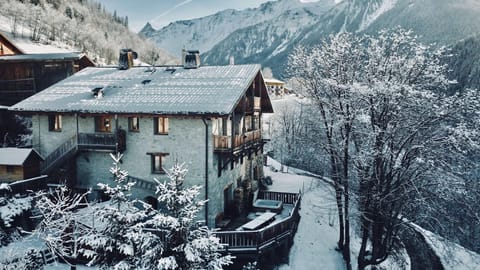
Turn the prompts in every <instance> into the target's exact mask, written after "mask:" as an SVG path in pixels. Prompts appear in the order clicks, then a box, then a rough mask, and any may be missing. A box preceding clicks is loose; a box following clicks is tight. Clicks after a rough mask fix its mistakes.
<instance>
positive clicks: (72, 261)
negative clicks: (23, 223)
mask: <svg viewBox="0 0 480 270" xmlns="http://www.w3.org/2000/svg"><path fill="white" fill-rule="evenodd" d="M87 194H88V193H73V192H72V191H70V190H69V189H68V188H66V187H65V186H61V187H58V188H57V189H55V190H54V191H53V192H52V193H49V192H44V193H41V194H40V198H39V199H38V201H37V202H36V207H37V208H38V210H39V211H40V213H41V218H42V220H41V222H40V223H39V224H38V226H37V228H36V229H35V230H34V232H33V234H34V235H38V236H39V237H40V239H42V240H43V241H44V242H45V244H46V246H47V247H48V248H49V249H50V251H51V252H52V254H55V255H56V256H57V257H59V258H61V259H62V260H63V261H65V262H66V263H68V264H69V265H70V266H71V269H76V260H77V258H78V256H79V254H80V253H79V250H80V238H81V236H83V235H86V234H88V233H90V228H89V227H87V226H85V225H84V224H82V219H83V217H82V214H80V213H79V212H78V211H77V210H78V209H79V208H83V207H88V204H87V200H86V196H87Z"/></svg>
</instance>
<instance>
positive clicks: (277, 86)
mask: <svg viewBox="0 0 480 270" xmlns="http://www.w3.org/2000/svg"><path fill="white" fill-rule="evenodd" d="M265 84H266V85H267V89H268V93H269V94H270V95H271V96H279V97H283V96H284V95H285V94H286V91H287V89H286V88H285V82H283V81H280V80H277V79H265Z"/></svg>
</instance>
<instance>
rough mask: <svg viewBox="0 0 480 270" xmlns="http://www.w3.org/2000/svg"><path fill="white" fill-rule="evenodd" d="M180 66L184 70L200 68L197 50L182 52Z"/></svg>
mask: <svg viewBox="0 0 480 270" xmlns="http://www.w3.org/2000/svg"><path fill="white" fill-rule="evenodd" d="M182 65H183V68H185V69H192V68H199V67H200V52H199V51H197V50H192V51H186V50H185V49H183V50H182Z"/></svg>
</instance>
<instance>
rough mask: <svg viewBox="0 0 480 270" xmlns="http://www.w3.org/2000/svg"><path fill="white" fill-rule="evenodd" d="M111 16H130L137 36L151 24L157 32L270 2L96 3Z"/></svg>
mask: <svg viewBox="0 0 480 270" xmlns="http://www.w3.org/2000/svg"><path fill="white" fill-rule="evenodd" d="M97 1H98V2H100V3H102V4H103V5H105V7H106V9H107V10H109V11H110V12H112V13H113V12H114V11H115V10H116V11H117V15H118V16H122V17H124V16H128V24H129V27H130V29H131V30H133V31H134V32H138V31H140V30H141V29H142V27H143V26H144V25H145V24H146V23H147V22H150V23H151V24H152V26H153V27H154V28H155V29H158V28H161V27H163V26H165V25H168V24H169V23H170V22H174V21H178V20H185V19H193V18H198V17H203V16H207V15H211V14H214V13H216V12H218V11H221V10H224V9H228V8H234V9H239V10H240V9H245V8H249V7H250V8H254V7H258V6H259V5H260V4H261V3H263V2H267V0H135V1H133V0H97Z"/></svg>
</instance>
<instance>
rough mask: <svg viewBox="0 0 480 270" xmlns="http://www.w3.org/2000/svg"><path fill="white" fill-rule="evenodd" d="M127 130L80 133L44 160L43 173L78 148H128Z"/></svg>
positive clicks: (122, 149)
mask: <svg viewBox="0 0 480 270" xmlns="http://www.w3.org/2000/svg"><path fill="white" fill-rule="evenodd" d="M124 132H125V131H123V130H119V131H118V132H117V133H79V134H78V135H74V136H72V137H71V138H69V139H68V140H67V141H65V142H64V143H63V144H61V145H60V146H59V147H57V149H55V150H54V151H53V152H52V153H50V154H49V155H48V156H47V157H46V158H45V160H44V161H43V162H42V165H41V171H42V173H48V172H49V171H50V170H51V169H52V168H54V167H55V166H56V165H59V163H62V161H64V160H65V159H68V158H69V157H71V156H72V155H73V154H75V153H76V151H77V150H118V151H121V152H123V151H124V150H125V149H126V137H125V134H124Z"/></svg>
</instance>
